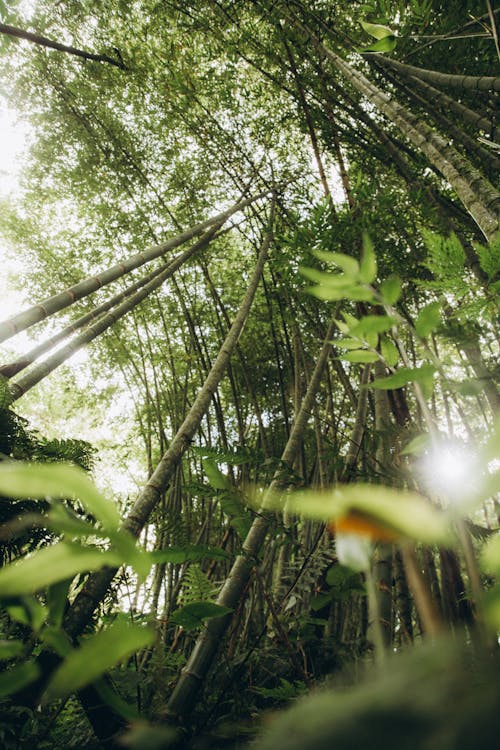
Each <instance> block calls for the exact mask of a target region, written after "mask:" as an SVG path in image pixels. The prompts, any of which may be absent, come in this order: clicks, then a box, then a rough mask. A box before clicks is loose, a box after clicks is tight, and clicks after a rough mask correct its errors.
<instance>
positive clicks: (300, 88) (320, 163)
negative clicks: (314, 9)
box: [283, 37, 335, 215]
mask: <svg viewBox="0 0 500 750" xmlns="http://www.w3.org/2000/svg"><path fill="white" fill-rule="evenodd" d="M283 44H284V47H285V50H286V54H287V56H288V61H289V63H290V69H291V71H292V74H293V77H294V80H295V85H296V87H297V94H298V97H299V102H300V106H301V108H302V112H303V113H304V118H305V121H306V125H307V130H308V132H309V138H310V139H311V146H312V149H313V152H314V158H315V159H316V164H317V166H318V172H319V177H320V180H321V184H322V186H323V191H324V193H325V197H326V199H327V200H328V205H329V206H330V210H331V212H332V215H335V206H334V203H333V198H332V194H331V190H330V186H329V185H328V180H327V178H326V172H325V168H324V166H323V160H322V159H321V153H320V150H319V145H318V138H317V135H316V130H315V127H314V122H313V119H312V116H311V111H310V108H309V105H308V103H307V99H306V95H305V93H304V89H303V86H302V83H301V80H300V75H299V71H298V70H297V65H296V64H295V59H294V57H293V53H292V50H291V49H290V46H289V44H288V43H287V41H286V38H285V37H283Z"/></svg>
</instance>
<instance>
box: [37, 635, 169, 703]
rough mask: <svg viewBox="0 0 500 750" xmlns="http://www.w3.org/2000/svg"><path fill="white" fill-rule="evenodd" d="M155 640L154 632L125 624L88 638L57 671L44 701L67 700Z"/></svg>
mask: <svg viewBox="0 0 500 750" xmlns="http://www.w3.org/2000/svg"><path fill="white" fill-rule="evenodd" d="M154 640H155V634H154V631H153V630H150V629H149V628H143V627H141V626H138V625H136V626H131V625H128V624H127V623H124V622H121V621H118V622H116V623H114V624H113V625H111V626H110V627H109V628H107V629H106V630H102V631H101V632H99V633H96V634H95V635H92V636H90V637H89V638H86V639H85V640H84V641H83V642H82V644H81V646H80V647H79V648H78V649H75V650H74V651H72V652H71V654H69V655H68V656H67V657H66V659H65V660H64V662H63V663H62V664H61V666H60V667H59V668H58V669H57V670H56V672H55V673H54V675H53V677H52V679H51V680H50V682H49V684H48V686H47V689H46V691H45V694H44V701H45V702H47V701H50V700H54V699H56V698H66V697H67V696H68V695H70V694H71V693H74V692H75V691H77V690H79V689H80V688H82V687H85V685H88V684H89V683H91V682H93V681H94V680H96V679H97V678H98V677H100V676H101V675H102V674H103V673H104V672H106V671H107V670H108V669H110V668H111V667H114V666H115V664H118V663H119V662H120V661H122V660H123V659H126V658H127V657H128V656H130V655H131V654H133V653H135V652H136V651H139V650H140V649H141V648H145V647H146V646H151V644H152V643H153V642H154Z"/></svg>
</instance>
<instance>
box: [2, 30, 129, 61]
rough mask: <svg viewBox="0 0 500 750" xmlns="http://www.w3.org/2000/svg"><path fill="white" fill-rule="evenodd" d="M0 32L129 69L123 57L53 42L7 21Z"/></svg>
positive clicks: (87, 58)
mask: <svg viewBox="0 0 500 750" xmlns="http://www.w3.org/2000/svg"><path fill="white" fill-rule="evenodd" d="M0 34H7V36H13V37H16V38H17V39H24V40H25V41H27V42H32V43H33V44H39V45H41V46H42V47H49V48H50V49H56V50H58V51H59V52H67V53H68V54H69V55H75V56H76V57H81V58H83V59H84V60H95V62H104V63H109V65H114V66H115V68H120V70H127V66H126V65H125V63H124V62H123V60H121V59H120V60H114V59H113V58H112V57H108V55H96V54H94V53H93V52H85V51H84V50H81V49H77V48H76V47H69V46H68V45H66V44H61V43H60V42H53V41H52V40H51V39H47V37H46V36H41V35H40V34H34V33H33V32H31V31H24V29H17V28H16V27H15V26H8V25H7V24H6V23H0ZM116 52H117V54H118V56H119V57H120V58H121V55H120V52H119V51H118V50H116Z"/></svg>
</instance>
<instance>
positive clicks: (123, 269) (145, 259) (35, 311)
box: [0, 192, 268, 343]
mask: <svg viewBox="0 0 500 750" xmlns="http://www.w3.org/2000/svg"><path fill="white" fill-rule="evenodd" d="M265 195H268V192H262V193H259V194H258V195H255V196H254V197H253V198H247V199H246V200H240V201H238V203H236V204H234V205H233V206H232V207H231V208H229V209H228V210H227V211H223V212H222V213H220V214H217V215H216V216H213V217H212V218H210V219H206V220H205V221H202V222H200V223H199V224H195V225H194V226H192V227H190V228H189V229H186V231H185V232H182V233H181V234H179V235H177V236H176V237H172V238H171V239H170V240H167V241H166V242H164V243H163V244H160V245H154V246H153V247H150V248H149V249H148V250H144V251H142V252H140V253H137V254H136V255H132V256H131V257H129V258H127V259H126V260H124V261H123V262H121V263H117V264H116V265H114V266H112V267H111V268H108V269H107V270H106V271H103V272H102V273H100V274H98V275H97V276H90V277H89V278H87V279H85V280H84V281H80V282H78V284H74V285H73V286H71V287H69V288H68V289H65V290H64V291H63V292H60V293H59V294H55V295H54V296H53V297H49V298H47V299H45V300H42V302H39V303H38V304H36V305H33V307H30V308H28V309H27V310H24V311H23V312H21V313H18V314H17V315H14V316H13V317H11V318H8V319H7V320H5V321H3V323H0V343H1V342H2V341H6V340H7V339H9V338H11V336H15V335H16V333H19V332H20V331H25V330H26V329H27V328H29V327H30V326H32V325H34V324H35V323H38V322H39V321H40V320H45V318H48V317H49V316H50V315H52V314H53V313H55V312H58V311H59V310H64V309H65V308H66V307H69V306H70V305H72V304H73V303H74V302H76V301H77V300H79V299H82V298H83V297H87V296H88V295H89V294H91V293H92V292H95V291H96V290H97V289H100V288H101V287H103V286H106V285H107V284H110V283H111V282H112V281H115V280H116V279H119V278H120V277H122V276H125V274H126V273H128V272H129V271H132V270H133V269H134V268H139V267H140V266H143V265H144V264H145V263H149V261H151V260H154V259H155V258H159V257H160V256H162V255H164V254H165V253H166V252H168V251H169V250H173V249H174V248H176V247H179V245H182V244H184V242H187V241H188V240H191V239H193V237H196V235H198V234H201V233H202V232H203V231H204V230H205V229H207V228H208V227H210V226H212V225H213V224H220V223H221V222H225V221H226V220H227V219H229V218H230V216H232V215H233V214H235V213H236V212H237V211H241V210H242V209H243V208H245V207H246V206H249V205H250V204H251V203H254V201H256V200H258V199H259V198H262V197H263V196H265Z"/></svg>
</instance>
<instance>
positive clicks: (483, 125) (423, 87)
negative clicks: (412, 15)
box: [374, 55, 500, 141]
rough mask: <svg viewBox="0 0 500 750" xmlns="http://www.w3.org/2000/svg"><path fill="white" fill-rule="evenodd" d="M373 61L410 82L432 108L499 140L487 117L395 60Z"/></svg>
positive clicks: (498, 135)
mask: <svg viewBox="0 0 500 750" xmlns="http://www.w3.org/2000/svg"><path fill="white" fill-rule="evenodd" d="M374 59H375V60H376V64H377V66H378V67H381V68H392V69H393V70H395V71H396V72H397V73H400V74H401V75H403V76H404V77H405V78H406V79H407V80H408V81H410V82H411V85H412V86H416V87H417V88H418V89H420V91H421V92H422V93H423V94H424V95H425V96H426V98H427V101H428V102H433V104H434V106H435V105H436V104H440V105H442V109H443V111H444V112H454V113H455V114H456V115H458V117H459V118H460V120H461V121H462V122H466V123H468V124H469V125H472V126H473V127H475V128H477V129H478V130H483V131H484V132H485V133H486V135H488V136H489V137H490V138H492V140H494V141H498V140H500V127H498V126H497V125H495V123H494V122H492V121H491V120H490V119H488V117H485V116H484V115H483V114H481V113H480V112H474V110H473V109H470V108H469V107H466V106H465V104H462V103H461V102H457V101H456V100H455V99H453V98H452V97H451V96H448V94H445V93H444V92H442V91H439V89H436V88H434V86H431V85H430V84H429V83H426V82H425V81H424V80H422V78H419V77H416V76H414V75H411V74H410V73H409V72H408V70H407V67H408V66H405V65H403V64H402V63H400V62H398V61H397V60H392V59H390V58H388V57H379V56H378V55H377V56H374Z"/></svg>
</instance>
